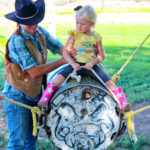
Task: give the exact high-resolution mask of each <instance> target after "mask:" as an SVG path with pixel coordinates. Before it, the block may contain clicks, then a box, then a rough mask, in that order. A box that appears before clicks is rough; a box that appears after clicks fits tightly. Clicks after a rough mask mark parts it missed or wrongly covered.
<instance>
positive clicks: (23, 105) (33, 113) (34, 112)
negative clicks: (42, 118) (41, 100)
mask: <svg viewBox="0 0 150 150" xmlns="http://www.w3.org/2000/svg"><path fill="white" fill-rule="evenodd" d="M3 100H5V101H8V102H11V103H13V104H16V105H19V106H22V107H25V108H27V109H30V110H31V112H32V117H33V135H34V136H36V135H37V119H36V114H45V113H44V112H43V111H41V110H40V109H39V108H38V107H31V106H28V105H25V104H22V103H19V102H16V101H13V100H11V99H7V98H3Z"/></svg>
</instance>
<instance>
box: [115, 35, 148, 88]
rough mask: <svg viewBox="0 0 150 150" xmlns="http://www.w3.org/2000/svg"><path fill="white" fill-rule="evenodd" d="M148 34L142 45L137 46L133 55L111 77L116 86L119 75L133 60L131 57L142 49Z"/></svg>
mask: <svg viewBox="0 0 150 150" xmlns="http://www.w3.org/2000/svg"><path fill="white" fill-rule="evenodd" d="M149 36H150V34H148V35H147V37H146V38H145V39H144V40H143V41H142V43H141V44H140V45H139V46H138V48H137V49H136V50H135V51H134V52H133V54H132V55H131V56H130V57H129V58H128V60H127V61H126V62H125V64H124V65H123V66H122V67H121V68H120V70H119V71H118V72H117V73H116V74H114V75H113V76H112V80H113V81H114V82H115V84H116V85H117V83H118V80H119V79H120V73H121V72H122V71H123V69H124V68H125V67H126V66H127V64H128V63H129V62H130V60H131V59H132V58H133V56H134V55H135V54H136V52H137V51H138V50H139V49H140V48H141V47H142V45H143V44H144V43H145V41H146V40H147V39H148V38H149Z"/></svg>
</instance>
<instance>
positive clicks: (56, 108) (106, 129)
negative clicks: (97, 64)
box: [46, 85, 120, 150]
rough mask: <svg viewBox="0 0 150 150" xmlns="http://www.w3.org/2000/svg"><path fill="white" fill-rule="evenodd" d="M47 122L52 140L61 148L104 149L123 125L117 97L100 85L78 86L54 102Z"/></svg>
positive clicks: (69, 149) (78, 149)
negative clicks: (116, 100)
mask: <svg viewBox="0 0 150 150" xmlns="http://www.w3.org/2000/svg"><path fill="white" fill-rule="evenodd" d="M51 106H52V109H51V111H50V113H49V114H48V115H47V121H46V125H47V126H48V128H49V129H50V131H51V137H50V140H51V141H52V142H53V143H54V144H55V145H56V146H57V147H58V148H61V149H62V150H91V149H93V150H101V149H106V148H107V147H108V146H109V145H111V144H112V142H113V141H114V139H115V137H116V136H117V133H118V130H119V127H120V117H119V110H118V108H117V105H116V103H115V102H114V100H113V99H112V98H111V97H110V96H109V95H108V94H107V93H106V91H104V90H102V89H101V88H99V87H94V86H85V85H81V86H75V87H72V88H68V89H66V90H64V91H63V92H61V93H59V94H58V95H57V96H56V97H55V98H54V99H53V101H52V103H51Z"/></svg>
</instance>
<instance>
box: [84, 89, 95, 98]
mask: <svg viewBox="0 0 150 150" xmlns="http://www.w3.org/2000/svg"><path fill="white" fill-rule="evenodd" d="M92 96H93V93H92V91H91V90H90V89H84V90H83V92H82V97H83V99H86V100H88V99H91V98H92Z"/></svg>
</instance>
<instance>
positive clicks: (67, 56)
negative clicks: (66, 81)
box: [63, 35, 81, 71]
mask: <svg viewBox="0 0 150 150" xmlns="http://www.w3.org/2000/svg"><path fill="white" fill-rule="evenodd" d="M74 42H75V37H74V35H70V37H69V38H68V41H67V43H66V45H65V47H64V50H63V56H64V58H65V59H66V61H67V62H68V63H69V64H70V65H71V66H72V67H73V68H74V70H75V71H78V70H80V69H81V66H80V65H79V64H78V63H76V62H75V61H74V59H73V58H72V57H71V52H72V50H73V44H74Z"/></svg>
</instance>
